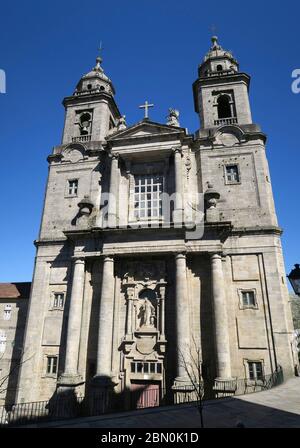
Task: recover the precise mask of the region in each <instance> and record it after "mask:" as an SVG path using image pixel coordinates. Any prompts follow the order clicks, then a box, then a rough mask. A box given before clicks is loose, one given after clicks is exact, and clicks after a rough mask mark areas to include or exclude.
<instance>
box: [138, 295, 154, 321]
mask: <svg viewBox="0 0 300 448" xmlns="http://www.w3.org/2000/svg"><path fill="white" fill-rule="evenodd" d="M138 317H140V319H141V321H140V326H141V327H154V322H155V307H154V306H153V305H152V303H151V302H150V300H149V299H147V298H146V299H144V302H143V303H142V305H141V306H140V309H139V315H138Z"/></svg>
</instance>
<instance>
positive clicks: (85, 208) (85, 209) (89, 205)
mask: <svg viewBox="0 0 300 448" xmlns="http://www.w3.org/2000/svg"><path fill="white" fill-rule="evenodd" d="M77 205H78V207H79V214H80V216H90V214H91V213H92V210H93V208H94V203H93V202H92V201H91V199H90V197H89V196H88V195H86V196H84V198H83V199H81V201H80V202H79V203H78V204H77Z"/></svg>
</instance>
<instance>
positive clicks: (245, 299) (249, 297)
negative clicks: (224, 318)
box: [241, 291, 256, 308]
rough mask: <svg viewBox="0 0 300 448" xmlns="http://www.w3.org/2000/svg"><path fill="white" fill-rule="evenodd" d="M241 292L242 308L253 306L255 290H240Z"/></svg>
mask: <svg viewBox="0 0 300 448" xmlns="http://www.w3.org/2000/svg"><path fill="white" fill-rule="evenodd" d="M241 294H242V305H243V307H244V308H255V307H256V300H255V292H254V291H241Z"/></svg>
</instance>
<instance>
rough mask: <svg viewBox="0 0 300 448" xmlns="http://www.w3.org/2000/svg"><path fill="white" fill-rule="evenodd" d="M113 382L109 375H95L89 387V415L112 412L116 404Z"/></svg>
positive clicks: (114, 384)
mask: <svg viewBox="0 0 300 448" xmlns="http://www.w3.org/2000/svg"><path fill="white" fill-rule="evenodd" d="M116 384H117V383H115V382H114V381H113V380H112V379H111V378H110V377H108V376H103V375H95V376H94V378H93V379H92V382H91V385H90V388H89V409H90V415H101V414H105V413H107V412H112V411H113V410H114V408H115V406H116V397H117V394H116V393H115V392H114V387H115V386H116Z"/></svg>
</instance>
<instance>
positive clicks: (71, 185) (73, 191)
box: [68, 179, 78, 196]
mask: <svg viewBox="0 0 300 448" xmlns="http://www.w3.org/2000/svg"><path fill="white" fill-rule="evenodd" d="M77 193H78V179H72V180H68V195H69V196H77Z"/></svg>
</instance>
